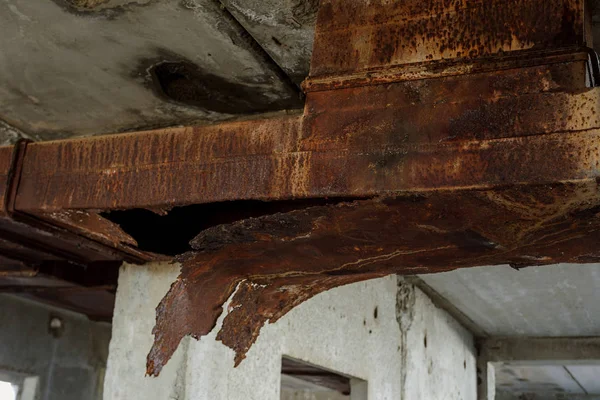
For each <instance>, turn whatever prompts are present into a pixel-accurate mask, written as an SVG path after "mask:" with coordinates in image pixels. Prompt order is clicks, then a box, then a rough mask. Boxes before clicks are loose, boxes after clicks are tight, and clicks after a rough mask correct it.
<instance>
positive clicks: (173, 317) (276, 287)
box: [147, 181, 600, 375]
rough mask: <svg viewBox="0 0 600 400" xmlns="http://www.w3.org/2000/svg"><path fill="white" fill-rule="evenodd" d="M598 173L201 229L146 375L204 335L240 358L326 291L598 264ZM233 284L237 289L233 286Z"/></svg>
mask: <svg viewBox="0 0 600 400" xmlns="http://www.w3.org/2000/svg"><path fill="white" fill-rule="evenodd" d="M599 190H600V189H599V185H598V183H597V182H596V181H592V182H588V183H580V184H556V185H542V186H525V187H518V188H510V189H502V190H500V189H499V190H493V191H457V192H447V193H443V192H435V193H429V194H422V195H414V196H407V197H398V198H377V199H371V200H362V201H356V202H351V203H342V204H337V205H328V206H318V207H312V208H308V209H305V210H296V211H292V212H289V213H283V214H275V215H270V216H265V217H261V218H256V219H248V220H243V221H240V222H237V223H233V224H230V225H221V226H217V227H214V228H210V229H208V230H206V231H204V232H202V233H201V234H200V235H199V236H198V237H197V238H196V239H194V241H193V242H192V247H193V248H194V251H193V252H190V253H188V254H185V255H184V256H182V257H181V258H180V261H181V262H182V270H181V275H180V277H179V279H178V280H177V281H176V282H175V283H174V284H173V286H172V287H171V290H170V291H169V293H168V294H167V295H166V297H165V298H164V299H163V301H162V302H161V303H160V305H159V306H158V308H157V323H156V327H155V328H154V331H153V332H154V335H155V342H154V346H153V348H152V350H151V352H150V354H149V356H148V370H147V372H148V374H150V375H158V374H159V372H160V370H161V369H162V367H163V366H164V365H165V364H166V362H167V361H168V359H169V358H170V356H171V355H172V353H173V352H174V351H175V349H176V348H177V345H178V344H179V342H180V340H181V339H182V338H183V337H184V336H186V335H191V336H193V337H195V338H197V339H199V338H200V337H202V336H204V335H206V334H208V333H209V332H210V331H211V330H212V329H213V328H214V326H215V323H216V320H217V318H218V317H219V315H221V313H222V312H223V308H222V307H223V304H224V303H225V301H226V300H227V299H228V298H229V297H230V296H231V295H232V294H233V293H234V291H235V294H234V295H233V298H232V302H231V304H230V306H229V309H228V313H227V316H226V317H225V320H224V322H223V326H222V328H221V330H220V331H219V333H218V339H219V340H221V341H222V342H223V343H224V344H225V345H227V346H229V347H230V348H232V349H233V350H235V352H236V359H235V360H236V361H235V362H236V365H237V364H239V363H240V362H241V361H242V360H243V358H244V357H245V354H246V352H247V351H248V350H249V349H250V347H251V346H252V344H253V343H254V342H255V340H256V338H257V336H258V334H259V331H260V329H261V327H262V326H263V325H264V323H265V322H267V321H269V322H271V323H273V322H275V321H277V320H278V319H280V318H281V317H282V316H284V315H285V314H286V313H287V312H288V311H290V310H291V309H292V308H293V307H295V306H297V305H298V304H300V303H302V302H303V301H305V300H307V299H309V298H311V297H313V296H314V295H316V294H318V293H321V292H323V291H326V290H329V289H331V288H334V287H337V286H341V285H345V284H348V283H353V282H358V281H362V280H365V279H371V278H375V277H381V276H385V275H389V274H424V273H432V272H441V271H448V270H452V269H455V268H464V267H473V266H480V265H498V264H512V265H515V266H530V265H545V264H554V263H561V262H570V263H587V262H598V261H600V251H598V248H597V243H598V240H600V196H599V194H600V192H599ZM236 287H237V290H235V289H236Z"/></svg>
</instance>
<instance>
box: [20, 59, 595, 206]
mask: <svg viewBox="0 0 600 400" xmlns="http://www.w3.org/2000/svg"><path fill="white" fill-rule="evenodd" d="M583 68H584V66H583V64H582V63H581V62H569V63H563V64H554V65H550V66H536V67H531V68H527V69H522V70H507V71H499V72H493V73H485V74H476V75H471V76H468V77H448V78H440V79H430V80H422V81H417V82H399V83H394V84H390V85H378V86H371V87H362V88H349V89H341V90H335V91H331V92H328V93H325V92H315V93H310V94H309V96H308V99H307V108H306V113H305V116H292V117H285V118H278V119H272V120H259V121H245V122H234V123H225V124H219V125H215V126H203V127H195V128H175V129H166V130H162V131H152V132H140V133H136V134H128V135H118V136H110V137H97V138H89V139H85V140H71V141H64V142H50V143H39V144H38V143H35V144H31V145H30V147H29V149H28V153H27V158H26V161H27V162H26V163H25V166H24V170H23V180H22V184H21V187H20V190H19V194H18V197H17V200H16V208H17V209H18V210H19V211H22V212H25V213H30V214H33V215H36V214H37V213H51V212H54V211H60V210H63V209H80V210H90V209H91V210H114V209H128V208H148V209H169V208H171V207H174V206H177V205H187V204H201V203H209V202H220V201H229V200H249V199H259V200H271V201H272V200H284V199H297V198H314V197H340V196H341V197H345V196H354V197H368V196H372V195H377V194H382V193H385V194H395V193H399V192H414V191H429V190H440V189H443V190H454V189H457V188H493V187H497V186H498V185H505V184H542V183H548V182H552V181H572V180H580V179H583V180H585V179H595V177H596V175H597V169H598V161H599V159H600V154H599V152H598V135H599V133H600V131H599V130H598V129H599V128H600V102H599V94H600V89H598V88H594V89H587V88H585V87H584V82H583V76H584V75H583V73H582V71H583ZM532 148H535V149H536V151H531V149H532ZM565 158H567V159H570V160H572V161H574V162H568V163H566V164H565V163H561V162H560V161H561V160H563V159H565Z"/></svg>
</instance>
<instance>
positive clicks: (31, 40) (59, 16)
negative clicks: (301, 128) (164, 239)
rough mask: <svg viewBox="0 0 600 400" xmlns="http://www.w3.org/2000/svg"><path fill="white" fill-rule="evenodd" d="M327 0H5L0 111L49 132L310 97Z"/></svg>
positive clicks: (0, 22)
mask: <svg viewBox="0 0 600 400" xmlns="http://www.w3.org/2000/svg"><path fill="white" fill-rule="evenodd" d="M316 10H317V1H316V0H283V1H279V0H277V1H276V0H269V1H258V0H256V1H252V0H248V1H243V0H227V1H223V2H222V3H221V1H219V0H0V48H2V52H0V76H2V77H3V79H2V82H1V83H0V120H1V121H3V122H5V123H7V124H9V125H11V126H12V127H15V128H17V129H19V130H21V131H22V132H24V133H25V134H26V135H28V136H30V137H32V138H33V139H35V140H50V139H59V138H65V137H70V136H80V135H90V134H102V133H112V132H121V131H127V130H138V129H145V128H154V127H161V126H172V125H180V124H189V123H199V122H202V121H215V120H221V119H226V118H231V117H232V116H234V115H239V114H253V113H260V112H270V111H277V110H288V109H295V108H301V107H302V100H301V96H300V90H299V87H298V84H299V83H300V82H301V81H302V80H303V79H304V77H305V76H306V74H307V73H308V67H309V64H310V54H311V50H312V40H313V32H314V23H315V18H316ZM246 29H247V30H246ZM248 32H250V34H249V33H248ZM1 129H2V127H1V126H0V130H1ZM7 132H8V131H6V130H5V131H0V134H3V135H4V136H6V135H8V136H10V135H14V132H13V133H7ZM10 139H11V138H10V137H8V138H4V140H5V141H10Z"/></svg>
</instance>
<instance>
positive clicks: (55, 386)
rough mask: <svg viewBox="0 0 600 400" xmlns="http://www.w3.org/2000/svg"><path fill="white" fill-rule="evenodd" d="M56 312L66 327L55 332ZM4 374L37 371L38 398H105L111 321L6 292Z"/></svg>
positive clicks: (0, 303)
mask: <svg viewBox="0 0 600 400" xmlns="http://www.w3.org/2000/svg"><path fill="white" fill-rule="evenodd" d="M51 317H60V318H61V319H62V321H63V324H64V325H63V326H64V330H63V331H62V333H61V334H60V335H59V336H54V335H52V334H51V333H50V331H49V329H48V327H49V322H50V319H51ZM0 327H1V329H0V343H1V344H2V345H1V351H0V375H2V376H3V377H4V379H6V378H7V377H8V378H11V377H19V378H25V377H37V378H38V385H37V390H36V395H35V399H36V400H83V399H85V400H88V399H89V400H99V399H101V398H102V385H103V378H104V371H105V368H106V360H107V358H108V343H109V340H110V334H111V327H110V325H109V324H106V323H95V322H91V321H89V320H88V319H87V318H85V317H83V316H81V315H78V314H74V313H70V312H67V311H64V310H58V309H54V308H52V307H48V306H44V305H40V304H38V303H33V302H31V301H29V300H24V299H21V298H17V297H12V296H7V295H2V296H0Z"/></svg>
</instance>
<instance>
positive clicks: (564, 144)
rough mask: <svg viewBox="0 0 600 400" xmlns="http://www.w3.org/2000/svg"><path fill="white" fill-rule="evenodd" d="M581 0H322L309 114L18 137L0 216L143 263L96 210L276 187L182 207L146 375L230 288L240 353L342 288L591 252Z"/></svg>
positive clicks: (592, 121) (593, 211)
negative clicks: (177, 251) (190, 232)
mask: <svg viewBox="0 0 600 400" xmlns="http://www.w3.org/2000/svg"><path fill="white" fill-rule="evenodd" d="M584 3H585V2H584V1H583V0H516V1H510V2H507V1H501V0H491V1H464V0H451V1H447V0H433V1H428V2H423V1H417V0H406V1H397V2H395V1H387V0H386V1H383V0H377V1H373V0H370V1H367V0H355V1H352V2H349V1H345V0H322V2H321V9H320V12H319V17H318V22H317V32H316V38H315V48H314V56H313V62H312V66H311V76H310V77H309V79H308V80H307V81H306V82H305V84H304V88H305V90H306V91H307V98H306V107H305V110H304V114H302V115H288V116H283V117H278V118H270V119H255V120H246V121H236V122H227V123H222V124H218V125H212V126H201V127H200V126H199V127H187V128H173V129H165V130H159V131H150V132H138V133H133V134H124V135H116V136H106V137H93V138H86V139H75V140H68V141H58V142H48V143H32V144H28V145H27V146H26V152H24V156H23V158H22V168H21V169H20V170H21V172H20V178H19V180H18V183H19V184H18V187H17V189H16V191H15V193H13V195H11V204H12V205H11V210H12V212H11V213H8V212H7V213H6V215H7V217H6V219H7V221H9V222H7V224H8V226H11V225H10V224H13V223H15V222H14V221H15V220H21V219H22V221H23V222H25V223H27V224H29V223H30V222H31V221H34V223H32V224H31V226H32V227H33V228H35V229H33V230H32V234H31V235H32V237H33V238H34V239H36V240H37V238H38V236H35V235H38V232H39V231H43V232H54V231H59V232H62V234H64V235H67V236H68V238H70V239H73V238H76V239H77V240H81V241H82V243H83V244H85V245H86V246H91V249H92V250H94V251H96V250H95V249H100V248H102V249H108V250H109V251H108V252H107V253H106V254H110V255H111V257H113V255H114V258H115V259H128V257H131V258H132V259H134V260H137V261H143V260H149V259H153V258H156V257H158V256H156V255H153V254H150V253H148V252H147V251H142V250H139V249H136V248H135V243H134V239H133V238H131V237H128V236H127V234H126V233H125V232H122V231H121V230H120V228H119V227H118V226H115V225H114V224H112V223H110V222H109V221H107V220H106V219H104V217H103V216H101V215H99V214H98V212H110V211H113V212H116V211H118V210H131V209H142V208H143V209H149V210H152V211H154V212H158V213H161V214H168V213H169V211H170V210H171V209H173V208H174V207H184V206H190V205H198V204H209V203H219V202H231V201H241V200H243V201H269V202H272V203H270V204H272V205H273V208H272V209H270V211H267V212H263V213H262V214H261V215H253V217H251V218H250V217H248V215H246V216H244V217H240V218H238V219H235V218H230V217H228V218H224V220H226V223H225V222H223V223H216V224H213V225H205V224H203V221H198V222H195V221H194V220H193V219H190V221H189V223H197V224H198V226H203V227H204V228H203V229H200V228H199V229H198V230H199V232H198V233H199V235H198V236H197V237H196V239H194V240H193V241H192V243H191V246H192V251H190V252H189V253H186V254H184V255H182V256H180V257H178V260H179V261H181V262H182V265H183V267H182V273H181V276H180V277H179V279H178V281H177V282H176V283H175V284H174V285H173V286H172V288H171V290H170V292H169V294H168V295H167V296H166V297H165V299H164V300H163V301H162V302H161V304H160V305H159V307H158V309H157V325H156V327H155V330H154V333H155V344H154V346H153V348H152V351H151V353H150V355H149V357H148V373H149V374H154V375H156V374H158V373H159V372H160V370H161V368H162V367H163V365H164V364H165V363H166V362H167V361H168V359H169V358H170V356H171V354H172V353H173V352H174V351H175V349H176V348H177V345H178V344H179V341H180V340H181V338H182V337H184V336H185V335H192V336H194V337H197V338H200V337H201V336H203V335H206V334H207V333H208V332H210V331H211V330H212V329H213V328H214V326H215V323H216V321H217V318H218V317H219V315H220V314H221V313H222V312H223V309H222V305H223V303H224V302H225V301H226V300H227V299H228V298H229V297H230V296H233V297H232V305H231V311H230V312H229V313H228V315H227V317H226V318H225V321H224V324H223V327H222V328H221V330H220V332H219V334H218V338H219V340H222V341H223V342H224V343H225V344H226V345H228V346H229V347H231V348H233V349H234V350H235V351H236V353H237V357H236V362H237V363H239V362H241V360H242V359H243V358H244V357H245V354H246V352H247V351H248V350H249V348H250V347H251V345H252V343H253V342H254V341H255V340H256V338H257V336H258V334H259V332H260V328H261V327H262V325H263V324H264V323H265V322H267V321H269V322H275V321H277V320H278V319H279V318H281V317H282V316H283V315H285V314H286V313H287V312H288V311H289V310H290V309H292V308H293V307H294V306H296V305H298V304H300V303H301V302H303V301H305V300H307V299H309V298H310V297H312V296H314V295H316V294H318V293H321V292H322V291H325V290H328V289H331V288H334V287H336V286H340V285H344V284H348V283H352V282H358V281H361V280H365V279H370V278H374V277H380V276H384V275H388V274H393V273H398V274H415V273H431V272H439V271H445V270H450V269H455V268H464V267H472V266H478V265H495V264H512V265H514V266H518V267H520V266H527V265H544V264H552V263H557V262H572V263H585V262H598V261H600V253H599V252H598V250H597V246H596V244H597V243H598V240H599V239H600V218H599V215H598V213H599V212H600V195H599V194H600V193H599V188H598V187H599V182H600V148H599V143H600V88H597V87H592V86H594V85H592V84H591V81H592V79H590V78H589V76H590V68H591V67H590V57H589V49H588V48H589V47H591V46H590V43H588V42H587V40H588V39H587V38H588V37H589V34H588V32H587V28H586V17H587V15H586V9H585V7H584ZM3 152H8V153H10V151H9V149H5V148H3V149H0V156H2V154H4V153H3ZM6 164H7V163H6V162H5V160H3V159H2V157H0V166H6ZM7 170H8V167H7ZM1 171H2V169H0V172H1ZM0 184H1V181H0ZM316 200H318V202H317V201H316ZM281 202H286V204H285V206H281ZM231 204H232V205H233V207H232V209H233V208H235V205H236V203H231ZM227 214H229V213H227ZM205 217H206V216H203V215H201V216H200V217H199V219H201V220H203V219H204V218H205ZM3 221H4V220H3ZM186 223H188V221H186ZM37 224H41V225H37ZM19 226H20V225H19ZM24 226H29V225H26V224H25V225H24ZM40 226H41V228H43V229H41V228H40ZM25 236H27V235H25ZM67 236H64V237H65V238H66V237H67ZM60 238H62V236H60ZM52 240H56V239H52ZM65 242H66V244H65ZM41 243H45V242H44V241H41ZM49 243H52V244H51V246H50V247H51V248H54V246H55V244H53V243H54V242H52V241H50V242H49ZM69 243H70V242H69V240H65V239H60V240H59V241H58V244H56V247H57V248H59V249H63V248H64V246H68V245H69ZM0 244H1V243H0ZM61 246H62V247H61ZM69 249H70V248H69ZM50 250H51V249H50ZM50 253H51V254H52V255H55V253H56V252H55V251H54V252H52V251H51V252H50ZM73 254H75V255H77V254H78V253H77V252H73ZM58 255H61V256H62V255H63V253H60V254H58ZM83 256H84V258H85V257H90V259H91V258H92V257H95V253H93V254H92V253H90V254H88V253H86V254H84V255H83Z"/></svg>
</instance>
